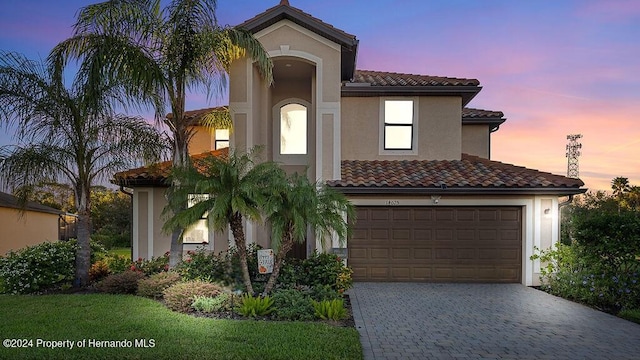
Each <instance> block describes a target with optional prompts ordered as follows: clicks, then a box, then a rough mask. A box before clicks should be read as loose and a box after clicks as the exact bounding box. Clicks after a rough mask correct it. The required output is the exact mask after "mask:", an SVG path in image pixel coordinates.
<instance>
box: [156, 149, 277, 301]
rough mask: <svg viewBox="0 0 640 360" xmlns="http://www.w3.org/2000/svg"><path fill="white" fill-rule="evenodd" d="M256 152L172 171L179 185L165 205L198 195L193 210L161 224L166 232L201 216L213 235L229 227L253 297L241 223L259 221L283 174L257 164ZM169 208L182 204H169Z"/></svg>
mask: <svg viewBox="0 0 640 360" xmlns="http://www.w3.org/2000/svg"><path fill="white" fill-rule="evenodd" d="M257 152H258V150H256V149H254V150H253V151H252V152H251V153H250V154H238V153H236V152H233V151H232V152H231V153H229V155H228V156H226V157H213V156H211V157H207V158H205V159H203V160H202V161H199V162H198V163H196V164H194V165H195V167H196V168H197V169H198V170H195V169H187V170H186V171H185V170H179V169H175V170H173V177H177V178H179V181H178V183H179V184H180V185H178V186H174V187H173V188H172V189H171V191H172V192H173V193H172V195H173V196H170V197H169V201H171V202H178V201H184V199H187V198H188V196H189V195H191V194H201V195H204V197H203V196H198V198H197V199H196V200H197V201H194V204H193V206H191V207H187V208H186V209H185V210H183V211H182V212H180V213H177V214H174V215H173V216H172V217H170V218H169V220H167V222H166V223H165V229H166V230H174V229H176V228H177V229H184V228H186V227H188V226H190V225H191V224H193V223H195V222H196V221H198V220H200V219H201V218H202V217H203V216H205V214H207V218H208V220H209V223H210V224H211V225H212V226H213V228H214V229H215V230H217V231H223V230H224V229H226V228H227V226H230V227H231V233H232V234H233V238H234V240H235V243H236V248H237V250H238V255H239V258H240V265H241V268H242V276H243V282H244V286H245V288H246V290H247V292H248V293H249V294H253V286H252V284H251V277H250V276H249V267H248V265H247V247H246V238H245V234H244V228H243V224H242V220H243V218H244V219H248V220H252V221H260V219H261V216H260V213H261V210H262V207H263V206H264V203H265V201H266V199H267V198H268V197H269V192H270V191H271V189H272V184H274V183H277V182H278V180H277V179H279V178H284V174H283V170H282V169H280V167H279V166H278V165H277V164H276V163H273V162H259V161H256V160H258V158H257ZM171 205H173V207H177V206H182V207H186V205H185V204H171Z"/></svg>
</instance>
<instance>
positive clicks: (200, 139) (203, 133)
mask: <svg viewBox="0 0 640 360" xmlns="http://www.w3.org/2000/svg"><path fill="white" fill-rule="evenodd" d="M194 128H195V129H193V131H194V133H193V136H191V140H190V141H189V154H200V153H203V152H206V151H211V150H213V148H214V144H215V142H214V140H215V131H214V130H212V129H209V128H206V127H204V126H195V127H194Z"/></svg>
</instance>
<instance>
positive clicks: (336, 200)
mask: <svg viewBox="0 0 640 360" xmlns="http://www.w3.org/2000/svg"><path fill="white" fill-rule="evenodd" d="M272 189H273V190H272V192H271V193H270V196H268V197H267V198H266V202H265V206H264V209H265V212H266V216H267V222H268V223H269V224H270V225H271V234H272V235H271V245H272V247H273V248H274V250H275V253H276V258H275V262H274V265H273V272H272V273H271V276H270V277H269V280H268V281H267V285H266V286H265V289H264V293H265V294H268V293H269V292H270V291H271V290H272V289H273V287H274V286H275V284H276V281H277V279H278V276H279V274H280V269H281V267H282V264H283V262H284V259H285V258H286V256H287V254H288V253H289V251H290V250H291V249H292V248H293V245H294V243H304V242H305V241H306V238H307V229H309V228H311V229H312V230H313V231H314V232H315V235H316V238H317V239H320V240H321V243H323V244H324V241H325V240H326V239H327V238H330V237H331V236H337V237H338V239H340V241H344V240H345V239H346V237H347V233H348V230H349V226H348V223H347V220H346V219H347V218H352V217H353V215H354V210H353V206H352V205H351V203H350V202H349V200H347V198H346V197H345V196H344V195H343V194H341V193H338V192H336V191H335V190H333V189H330V188H328V187H326V186H325V185H322V186H318V184H315V183H312V182H310V181H309V179H308V178H307V177H306V176H304V175H299V174H297V173H294V174H293V175H291V176H289V177H288V178H287V179H284V182H282V181H281V182H280V183H278V184H273V185H272Z"/></svg>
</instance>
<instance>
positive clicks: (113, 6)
mask: <svg viewBox="0 0 640 360" xmlns="http://www.w3.org/2000/svg"><path fill="white" fill-rule="evenodd" d="M216 3H217V1H216V0H172V1H170V2H169V4H168V5H167V6H166V7H165V8H164V9H161V7H160V0H110V1H105V2H102V3H98V4H94V5H89V6H87V7H84V8H82V9H81V10H80V12H79V14H78V19H77V23H76V24H75V33H74V35H73V37H71V38H70V39H67V40H65V41H64V42H62V43H60V44H59V45H58V46H56V48H55V49H54V51H53V55H52V57H51V60H52V62H53V63H55V64H58V65H62V64H63V63H64V61H65V59H68V58H84V59H85V61H84V62H83V65H82V67H81V68H80V72H81V74H82V75H83V76H84V77H87V78H88V77H93V76H105V77H106V78H107V79H109V82H115V83H119V84H120V85H121V86H122V87H123V88H124V89H125V90H126V91H125V95H126V97H125V98H126V100H127V101H128V103H129V104H130V105H136V104H137V105H142V106H152V107H153V108H154V109H155V113H156V118H157V119H158V120H161V119H163V120H162V121H164V123H165V124H166V126H167V127H168V128H169V130H170V131H171V133H172V135H173V140H172V147H173V160H172V162H173V168H176V169H178V168H184V167H187V166H189V153H188V148H187V146H188V143H189V139H190V137H191V135H192V133H191V132H190V130H189V125H191V124H190V123H189V122H188V121H187V119H186V118H185V117H184V112H185V98H186V92H187V90H188V89H189V90H195V89H204V90H206V92H207V94H208V95H211V94H213V93H217V92H221V91H222V90H223V89H224V88H225V87H226V73H227V72H228V70H229V67H230V65H231V63H232V62H233V61H234V60H236V59H239V58H242V57H244V56H248V57H250V58H252V59H253V60H254V61H255V64H256V66H257V68H258V69H259V71H260V72H261V73H262V75H263V77H264V79H265V80H266V81H267V82H268V83H271V82H272V72H271V71H272V67H273V65H272V62H271V59H270V58H269V56H268V54H267V52H266V51H265V50H264V48H263V47H262V45H261V44H260V42H259V41H257V40H256V39H255V38H254V37H253V36H252V34H251V33H249V32H247V31H245V30H242V29H239V28H234V27H228V26H220V25H219V24H218V21H217V18H216V13H215V11H216ZM91 90H92V91H98V92H99V91H101V89H99V88H94V89H91ZM167 106H168V107H169V108H170V109H171V111H170V113H171V116H168V117H166V118H165V117H164V114H165V112H166V108H167ZM228 126H229V124H228V123H226V124H224V127H228ZM175 181H177V180H174V183H173V185H177V183H176V182H175ZM178 204H184V201H180V202H178ZM179 206H182V205H179ZM182 210H183V208H181V207H178V208H173V209H172V211H174V212H176V213H178V212H180V211H182ZM181 233H182V231H181V229H176V230H174V231H173V233H172V237H171V257H170V265H171V266H174V265H176V264H177V263H178V261H180V260H181V258H182V245H181V243H180V237H181Z"/></svg>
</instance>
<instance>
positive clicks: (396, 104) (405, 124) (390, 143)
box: [384, 100, 414, 150]
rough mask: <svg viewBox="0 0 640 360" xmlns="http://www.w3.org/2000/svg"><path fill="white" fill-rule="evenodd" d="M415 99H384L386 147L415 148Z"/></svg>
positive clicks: (395, 148)
mask: <svg viewBox="0 0 640 360" xmlns="http://www.w3.org/2000/svg"><path fill="white" fill-rule="evenodd" d="M413 125H414V120H413V100H385V101H384V149H385V150H412V149H413Z"/></svg>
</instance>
